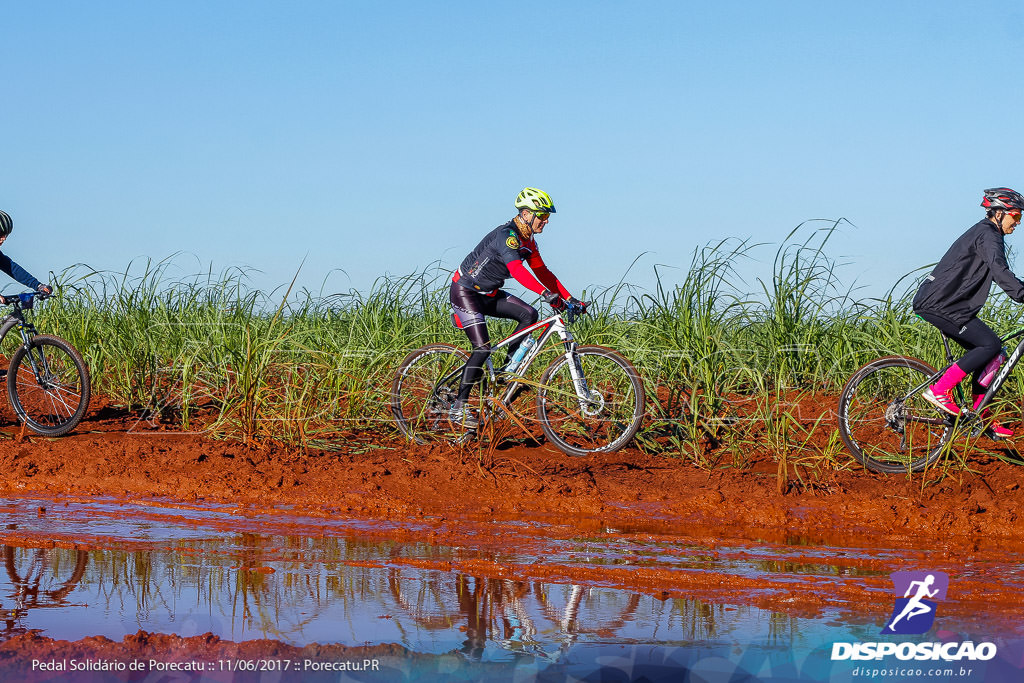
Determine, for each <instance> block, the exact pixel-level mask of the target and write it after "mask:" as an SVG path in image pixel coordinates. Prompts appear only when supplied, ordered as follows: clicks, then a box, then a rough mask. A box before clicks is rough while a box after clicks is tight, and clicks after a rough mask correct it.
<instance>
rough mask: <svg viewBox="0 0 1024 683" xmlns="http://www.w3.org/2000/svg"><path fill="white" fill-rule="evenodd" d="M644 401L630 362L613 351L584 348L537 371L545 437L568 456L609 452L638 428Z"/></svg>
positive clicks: (624, 442) (636, 375) (540, 415)
mask: <svg viewBox="0 0 1024 683" xmlns="http://www.w3.org/2000/svg"><path fill="white" fill-rule="evenodd" d="M574 364H575V370H574ZM574 372H575V374H576V375H577V378H578V381H577V380H575V379H574V378H573V373H574ZM644 401H645V397H644V386H643V382H642V381H641V380H640V375H638V374H637V372H636V370H635V369H634V368H633V366H632V365H631V364H630V363H629V361H628V360H626V359H625V358H623V357H622V356H621V355H619V354H618V352H616V351H613V350H611V349H606V348H604V347H601V346H582V347H580V348H578V349H577V350H576V353H575V354H573V355H572V356H571V357H566V356H564V355H563V356H560V357H559V358H557V359H555V361H554V362H553V363H551V365H549V366H548V367H547V369H546V370H545V371H544V374H543V375H541V378H540V388H539V389H538V390H537V419H538V420H540V426H541V429H543V430H544V435H545V436H546V437H547V438H548V440H550V441H551V443H553V444H555V446H557V447H558V449H559V450H561V451H562V452H564V453H566V454H568V455H588V454H590V453H597V452H605V453H610V452H612V451H617V450H619V449H620V448H622V447H623V446H625V445H626V444H627V443H629V440H630V439H632V438H633V436H634V435H635V434H636V432H637V430H638V429H640V423H641V421H642V420H643V417H644Z"/></svg>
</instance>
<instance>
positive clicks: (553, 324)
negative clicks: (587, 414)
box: [434, 313, 590, 405]
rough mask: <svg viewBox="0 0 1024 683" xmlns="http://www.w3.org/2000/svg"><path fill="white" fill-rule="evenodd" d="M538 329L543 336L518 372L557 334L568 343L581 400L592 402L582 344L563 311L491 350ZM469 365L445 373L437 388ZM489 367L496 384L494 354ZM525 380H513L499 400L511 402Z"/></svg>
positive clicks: (489, 374) (576, 386) (570, 371)
mask: <svg viewBox="0 0 1024 683" xmlns="http://www.w3.org/2000/svg"><path fill="white" fill-rule="evenodd" d="M538 329H539V330H541V333H540V338H539V339H538V340H537V343H536V344H534V346H533V348H532V349H530V350H529V351H528V352H527V353H526V355H525V356H524V357H523V360H522V361H521V362H520V363H519V367H518V368H516V372H515V375H517V376H522V375H524V374H525V373H526V370H527V369H529V367H530V365H531V364H532V363H533V361H534V360H536V358H537V356H538V355H540V352H541V350H543V348H544V346H545V345H546V344H547V342H548V340H549V339H551V338H552V337H553V336H555V335H557V336H558V338H559V339H561V341H562V344H563V346H564V347H565V354H564V355H565V357H566V359H567V360H568V361H569V366H568V367H569V375H570V376H571V377H572V382H573V386H574V388H575V389H576V396H577V398H578V399H579V400H580V402H581V404H586V403H587V402H589V400H590V389H589V387H588V386H587V380H586V378H585V377H584V376H583V371H582V369H581V368H580V366H579V363H577V362H576V359H575V352H576V348H577V346H578V345H577V343H576V339H575V338H574V337H573V336H572V332H571V331H570V330H569V327H568V325H566V323H565V320H563V319H562V315H561V314H560V313H556V314H555V315H553V316H551V317H549V318H545V319H544V320H540V321H538V322H536V323H534V324H533V325H530V326H529V327H527V328H526V329H523V330H520V331H519V332H516V333H515V334H512V335H510V336H508V337H506V338H505V339H502V340H501V341H500V342H498V343H497V344H495V345H494V346H492V347H491V354H492V355H493V353H494V352H495V351H497V350H498V349H500V348H503V347H506V346H508V345H509V344H512V343H513V342H515V341H516V340H525V339H526V336H527V335H530V334H532V333H533V332H535V331H537V330H538ZM465 367H466V366H465V364H463V365H460V366H459V367H458V368H456V369H455V370H453V371H451V372H449V373H448V374H447V375H445V376H444V377H442V378H441V379H440V380H439V381H438V382H437V384H436V385H435V386H434V388H435V390H436V389H437V387H439V386H443V385H444V384H447V383H448V382H450V381H452V380H453V379H455V378H456V377H457V376H460V375H461V374H462V372H463V370H464V369H465ZM486 371H487V373H488V377H489V379H490V380H491V383H492V384H494V383H495V380H496V378H495V374H494V365H493V364H492V363H491V356H488V357H487V365H486ZM523 384H524V383H523V382H521V381H519V380H512V381H510V382H509V383H508V385H507V386H506V387H505V390H504V391H503V392H502V393H501V395H500V396H499V397H498V400H499V401H500V402H501V403H503V404H506V405H507V404H508V403H509V402H510V401H511V400H512V399H513V398H514V396H515V394H516V393H517V390H518V388H519V387H520V386H522V385H523Z"/></svg>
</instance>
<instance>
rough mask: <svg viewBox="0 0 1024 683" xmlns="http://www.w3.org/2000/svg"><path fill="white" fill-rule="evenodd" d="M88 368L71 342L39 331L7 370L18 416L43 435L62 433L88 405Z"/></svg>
mask: <svg viewBox="0 0 1024 683" xmlns="http://www.w3.org/2000/svg"><path fill="white" fill-rule="evenodd" d="M90 392H91V388H90V384H89V369H88V368H87V367H86V365H85V361H83V360H82V357H81V356H80V355H79V354H78V351H76V350H75V347H73V346H72V345H71V344H70V343H68V342H66V341H65V340H63V339H61V338H60V337H55V336H53V335H50V334H38V335H36V336H35V337H33V338H32V341H31V342H30V343H29V345H28V346H24V345H22V346H20V347H18V349H17V350H16V351H15V352H14V355H13V356H12V357H11V366H10V368H8V370H7V397H8V398H9V399H10V401H11V406H12V407H13V408H14V412H15V413H17V415H18V419H20V420H21V421H22V422H24V423H25V424H26V425H27V426H28V428H29V429H31V430H32V431H33V432H35V433H36V434H40V435H42V436H63V435H65V434H67V433H68V432H70V431H71V430H72V429H74V428H75V427H76V426H77V425H78V423H79V422H81V420H82V418H83V417H84V416H85V411H86V410H87V409H88V408H89V396H90Z"/></svg>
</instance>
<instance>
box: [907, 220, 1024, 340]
mask: <svg viewBox="0 0 1024 683" xmlns="http://www.w3.org/2000/svg"><path fill="white" fill-rule="evenodd" d="M1003 237H1004V235H1003V232H1002V230H1000V229H999V228H998V227H996V224H995V223H993V222H992V221H990V220H989V219H987V218H986V219H984V220H981V221H979V222H978V223H977V224H975V225H974V226H972V227H971V228H970V229H969V230H968V231H967V232H965V233H964V234H963V235H961V236H960V237H959V238H958V239H957V240H956V242H953V246H951V247H950V248H949V251H947V252H946V254H945V255H944V256H943V257H942V259H941V260H940V261H939V263H938V264H937V265H936V266H935V269H934V270H932V273H931V275H929V276H928V278H927V279H926V280H925V281H924V283H923V284H922V285H921V288H920V289H918V290H917V295H916V296H915V297H914V312H915V313H916V312H921V311H924V312H929V313H937V314H939V315H941V316H943V317H945V318H948V319H950V320H952V321H953V322H955V323H957V324H958V325H963V324H965V323H966V322H967V321H968V320H970V319H971V318H973V317H975V316H976V315H978V312H979V311H981V307H982V306H984V305H985V299H987V298H988V292H989V289H990V288H991V286H992V283H993V282H995V283H996V284H998V285H999V286H1000V287H1001V288H1002V289H1003V291H1005V292H1006V293H1007V294H1008V295H1009V296H1010V298H1011V299H1013V300H1014V301H1019V302H1021V303H1024V282H1021V281H1020V280H1018V279H1017V276H1016V275H1014V274H1013V272H1012V271H1011V270H1010V266H1009V265H1008V264H1007V263H1006V246H1005V244H1004V242H1003Z"/></svg>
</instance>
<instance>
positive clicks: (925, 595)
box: [882, 572, 949, 634]
mask: <svg viewBox="0 0 1024 683" xmlns="http://www.w3.org/2000/svg"><path fill="white" fill-rule="evenodd" d="M889 578H891V579H892V582H893V585H894V586H895V589H896V606H895V607H894V608H893V610H892V616H891V617H890V618H889V623H887V624H886V625H885V628H883V629H882V633H902V634H910V633H927V632H928V631H929V630H930V629H931V627H932V624H934V623H935V609H936V607H937V606H938V602H939V601H941V600H945V599H946V589H947V588H949V577H948V576H946V575H945V574H943V573H942V572H893V573H892V574H890V575H889ZM900 596H902V597H900Z"/></svg>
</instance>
